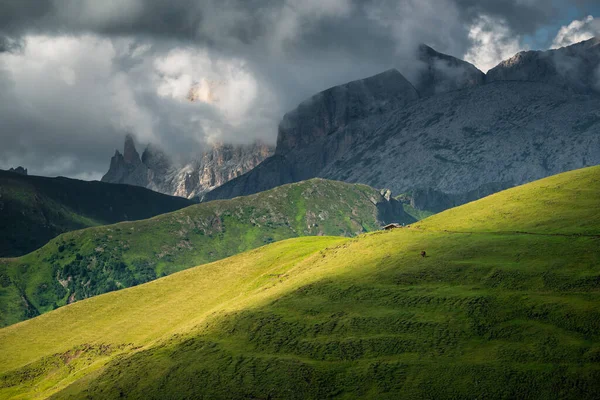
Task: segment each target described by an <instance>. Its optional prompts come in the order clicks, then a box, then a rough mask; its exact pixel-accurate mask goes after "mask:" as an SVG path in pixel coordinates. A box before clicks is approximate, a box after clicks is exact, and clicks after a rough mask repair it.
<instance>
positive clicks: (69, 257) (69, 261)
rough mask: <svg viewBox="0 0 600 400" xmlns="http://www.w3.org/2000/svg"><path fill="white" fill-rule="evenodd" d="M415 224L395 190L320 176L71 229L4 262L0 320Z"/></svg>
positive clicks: (0, 322) (0, 267) (0, 266)
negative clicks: (244, 259) (246, 257)
mask: <svg viewBox="0 0 600 400" xmlns="http://www.w3.org/2000/svg"><path fill="white" fill-rule="evenodd" d="M135 189H138V190H141V189H139V188H135ZM180 200H181V201H182V202H183V201H187V200H185V199H180ZM413 221H415V219H414V218H412V217H411V216H409V215H408V214H406V213H405V211H404V209H403V206H402V204H401V203H400V202H399V201H397V200H395V199H394V198H393V197H392V196H391V193H390V192H389V191H386V190H376V189H373V188H370V187H368V186H366V185H355V184H348V183H343V182H335V181H327V180H323V179H318V178H316V179H312V180H309V181H305V182H300V183H294V184H291V185H285V186H281V187H278V188H275V189H273V190H270V191H267V192H263V193H259V194H256V195H252V196H248V197H240V198H237V199H233V200H223V201H215V202H211V203H203V204H196V205H192V206H190V207H186V208H184V209H182V210H178V211H175V212H172V213H167V214H162V215H158V216H156V217H153V218H151V219H147V220H141V221H136V222H127V223H121V224H116V225H107V226H99V227H94V228H89V229H83V230H80V231H75V232H69V233H66V234H63V235H60V236H58V237H57V238H55V239H53V240H52V241H50V242H49V243H48V244H47V245H45V246H44V247H42V248H41V249H39V250H37V251H34V252H32V253H30V254H27V255H25V256H23V257H20V258H16V259H12V260H6V261H4V262H0V281H1V282H3V285H4V286H3V288H2V289H0V325H7V324H10V323H15V322H18V321H20V320H23V319H26V318H29V317H32V316H34V315H38V314H40V313H44V312H48V311H50V310H52V309H55V308H58V307H61V306H64V305H66V304H71V303H73V302H76V301H79V300H82V299H86V298H89V297H93V296H96V295H99V294H102V293H106V292H110V291H114V290H119V289H123V288H126V287H131V286H136V285H139V284H141V283H145V282H148V281H152V280H155V279H157V278H160V277H162V276H166V275H170V274H172V273H175V272H177V271H180V270H183V269H186V268H190V267H193V266H196V265H200V264H205V263H208V262H212V261H216V260H219V259H222V258H225V257H229V256H232V255H235V254H237V253H240V252H243V251H246V250H250V249H253V248H256V247H260V246H263V245H265V244H268V243H271V242H275V241H279V240H283V239H288V238H291V237H301V236H323V235H325V236H326V235H337V236H356V235H358V234H361V233H363V232H369V231H374V230H379V229H380V228H381V227H383V226H384V225H387V224H389V223H410V222H413Z"/></svg>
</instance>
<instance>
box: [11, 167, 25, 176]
mask: <svg viewBox="0 0 600 400" xmlns="http://www.w3.org/2000/svg"><path fill="white" fill-rule="evenodd" d="M8 172H14V173H15V174H19V175H27V168H23V167H21V166H18V167H17V168H10V169H9V170H8Z"/></svg>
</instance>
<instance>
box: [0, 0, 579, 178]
mask: <svg viewBox="0 0 600 400" xmlns="http://www.w3.org/2000/svg"><path fill="white" fill-rule="evenodd" d="M580 1H581V2H585V0H580ZM553 4H554V6H549V5H548V1H547V0H505V1H499V0H400V1H399V0H287V1H283V0H102V1H100V0H49V1H39V0H19V1H4V2H1V3H0V53H1V54H0V91H1V92H0V119H1V120H2V121H3V126H2V128H0V143H1V144H2V149H1V150H0V168H3V167H4V168H6V167H9V166H14V165H16V164H23V165H24V166H25V167H29V169H30V171H31V172H33V173H42V174H49V175H55V174H64V175H69V176H80V177H87V176H94V177H99V175H100V173H101V172H103V171H104V170H106V167H107V165H108V161H109V157H110V155H112V153H113V151H114V148H115V147H120V144H121V142H122V138H123V136H124V134H125V133H127V132H132V133H134V134H136V135H137V137H138V139H140V141H141V142H157V143H159V144H161V145H164V146H167V147H170V149H169V150H170V151H171V152H172V153H173V154H180V153H185V152H193V151H197V149H200V147H201V146H202V144H203V143H204V142H205V141H206V140H208V138H211V137H212V138H213V139H214V138H217V139H222V140H227V141H243V140H252V139H254V138H262V139H267V140H271V141H274V139H275V134H276V129H277V122H278V120H279V119H280V118H281V116H282V114H283V113H284V112H286V111H288V110H289V109H291V108H293V107H294V106H295V105H296V104H298V103H299V102H300V101H302V100H303V99H304V98H306V97H307V96H310V95H311V94H313V93H316V92H318V91H320V90H323V89H325V88H327V87H330V86H333V85H337V84H340V83H344V82H347V81H349V80H353V79H359V78H363V77H366V76H369V75H373V74H376V73H378V72H381V71H383V70H385V69H388V68H392V67H396V68H398V69H399V70H401V71H402V72H403V73H404V74H405V75H406V76H407V77H408V78H409V79H410V78H411V76H414V75H415V74H416V71H417V70H418V68H419V67H420V64H419V63H416V62H415V60H414V51H415V50H416V47H417V45H418V44H420V43H427V44H429V45H431V46H432V47H434V48H436V50H439V51H442V52H445V53H449V54H452V55H455V56H457V57H462V56H463V55H465V54H466V53H467V52H469V51H473V48H474V47H473V46H474V41H473V38H472V37H470V35H469V33H470V28H471V27H472V26H473V24H476V23H478V21H479V20H480V19H481V17H482V16H485V17H486V18H487V19H486V20H485V24H482V25H481V26H485V28H486V29H488V28H489V29H493V28H494V24H496V23H499V24H501V25H502V27H503V31H502V32H504V34H506V35H509V36H510V37H508V39H511V38H512V36H514V37H518V36H519V35H522V34H529V33H532V32H534V31H535V30H536V29H537V28H538V27H540V26H542V25H544V24H548V23H550V22H552V21H553V20H554V19H556V18H558V17H560V15H561V13H562V12H563V11H564V8H565V7H567V6H569V4H570V3H569V2H566V1H564V2H560V1H554V2H553ZM511 35H512V36H511ZM53 38H54V39H53ZM496 39H497V38H496V37H493V41H494V42H495V43H496V42H497V43H500V44H502V43H503V42H502V40H508V39H507V38H506V37H504V38H500V39H498V40H496ZM515 40H516V39H515ZM477 45H478V46H480V47H482V48H485V47H486V43H477ZM504 48H508V49H510V51H512V50H513V48H514V45H513V46H512V47H510V46H505V47H504ZM501 50H502V49H500V50H498V49H494V51H493V52H492V55H491V56H490V57H491V59H492V61H491V62H493V60H495V59H496V58H497V54H502V51H501ZM488 58H489V57H488ZM203 78H206V79H207V81H210V82H214V81H219V82H220V81H225V82H226V83H225V85H226V88H225V89H223V90H222V93H221V94H220V97H221V99H220V100H221V104H219V105H217V106H214V105H211V104H198V103H196V104H189V103H187V102H185V101H183V102H182V101H181V97H182V96H185V90H186V85H188V87H189V85H190V84H191V83H192V82H193V81H195V80H197V79H203ZM232 82H233V83H232ZM227 85H229V86H227ZM232 85H234V86H235V85H237V86H236V87H235V88H233V89H232V87H231V86H232ZM234 89H235V90H234ZM182 93H183V95H182ZM199 121H200V122H199ZM140 150H141V149H140ZM90 174H92V175H90Z"/></svg>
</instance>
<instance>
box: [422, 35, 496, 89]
mask: <svg viewBox="0 0 600 400" xmlns="http://www.w3.org/2000/svg"><path fill="white" fill-rule="evenodd" d="M417 59H418V60H419V61H420V62H421V63H422V64H423V66H422V68H421V70H420V73H419V75H418V77H417V80H416V82H415V87H416V88H417V90H418V92H419V94H420V95H421V97H429V96H434V95H436V94H440V93H445V92H450V91H453V90H459V89H465V88H470V87H474V86H479V85H483V83H484V82H485V74H484V73H483V72H481V71H480V70H479V69H477V67H475V66H474V65H473V64H470V63H468V62H466V61H463V60H459V59H458V58H455V57H452V56H448V55H446V54H442V53H439V52H437V51H435V50H434V49H432V48H431V47H429V46H426V45H421V46H419V48H418V53H417Z"/></svg>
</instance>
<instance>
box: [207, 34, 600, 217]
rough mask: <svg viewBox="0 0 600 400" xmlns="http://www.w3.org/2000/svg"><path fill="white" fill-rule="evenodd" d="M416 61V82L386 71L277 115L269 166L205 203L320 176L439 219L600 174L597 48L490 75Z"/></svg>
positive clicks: (432, 58) (554, 53)
mask: <svg viewBox="0 0 600 400" xmlns="http://www.w3.org/2000/svg"><path fill="white" fill-rule="evenodd" d="M417 57H418V59H419V61H420V62H421V63H422V64H423V68H422V69H421V75H419V77H418V78H417V79H416V81H415V82H414V84H413V83H411V82H409V81H408V80H407V79H406V78H405V77H404V76H403V75H402V74H401V73H400V72H398V71H397V70H389V71H386V72H384V73H381V74H378V75H375V76H373V77H370V78H366V79H363V80H359V81H355V82H350V83H347V84H344V85H341V86H336V87H333V88H331V89H328V90H326V91H324V92H321V93H319V94H317V95H315V96H313V97H311V98H310V99H307V100H306V101H304V102H303V103H301V104H300V105H299V106H298V107H297V108H296V109H295V110H293V111H291V112H289V113H287V114H286V115H285V116H284V117H283V120H282V122H281V123H280V125H279V132H278V138H277V147H276V150H275V154H274V155H273V156H271V157H269V158H267V159H266V160H264V161H263V162H262V163H261V164H259V165H258V166H257V167H255V168H254V169H252V170H250V171H249V172H247V173H245V174H243V175H241V176H239V177H237V178H235V179H233V180H231V181H229V182H227V183H225V184H223V185H221V186H220V187H218V188H215V189H214V190H212V191H210V192H208V193H206V194H205V195H204V196H203V200H204V201H208V200H214V199H226V198H232V197H235V196H240V195H247V194H250V193H255V192H260V191H262V190H266V189H269V188H272V187H275V186H278V185H281V184H284V183H289V182H295V181H300V180H304V179H309V178H312V177H322V178H327V179H336V180H343V181H347V182H360V183H364V184H368V185H370V186H373V187H388V188H390V189H391V190H392V191H393V192H394V193H404V194H406V198H408V199H410V200H409V201H410V202H411V205H412V206H413V207H416V208H418V209H426V210H431V211H441V210H444V209H447V208H450V207H452V206H456V205H459V204H463V203H466V202H469V201H472V200H475V199H478V198H481V197H483V196H485V195H488V194H490V193H494V192H496V191H498V190H502V189H505V188H508V187H512V186H515V185H518V184H522V183H525V182H530V181H532V180H535V179H539V178H543V177H545V176H549V175H552V174H556V173H559V172H563V171H567V170H571V169H576V168H581V167H585V166H590V165H596V164H600V150H599V149H600V135H599V133H600V112H599V111H598V110H600V96H599V95H598V93H599V90H600V86H598V82H600V77H599V76H598V75H597V68H598V67H597V66H598V65H599V61H600V39H598V38H594V39H590V40H588V41H586V42H582V43H579V44H576V45H573V46H570V47H566V48H562V49H557V50H551V51H547V52H522V53H519V54H517V55H516V56H515V57H513V58H511V59H510V60H507V61H504V62H502V63H501V64H500V65H498V66H497V67H496V68H493V69H492V70H491V71H489V72H488V73H487V74H483V73H482V72H481V71H479V70H477V68H475V67H474V66H472V65H470V64H468V63H466V62H464V61H461V60H458V59H456V58H453V57H450V56H447V55H444V54H440V53H438V52H436V51H435V50H433V49H431V48H429V47H427V46H421V47H420V49H419V52H418V55H417Z"/></svg>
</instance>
